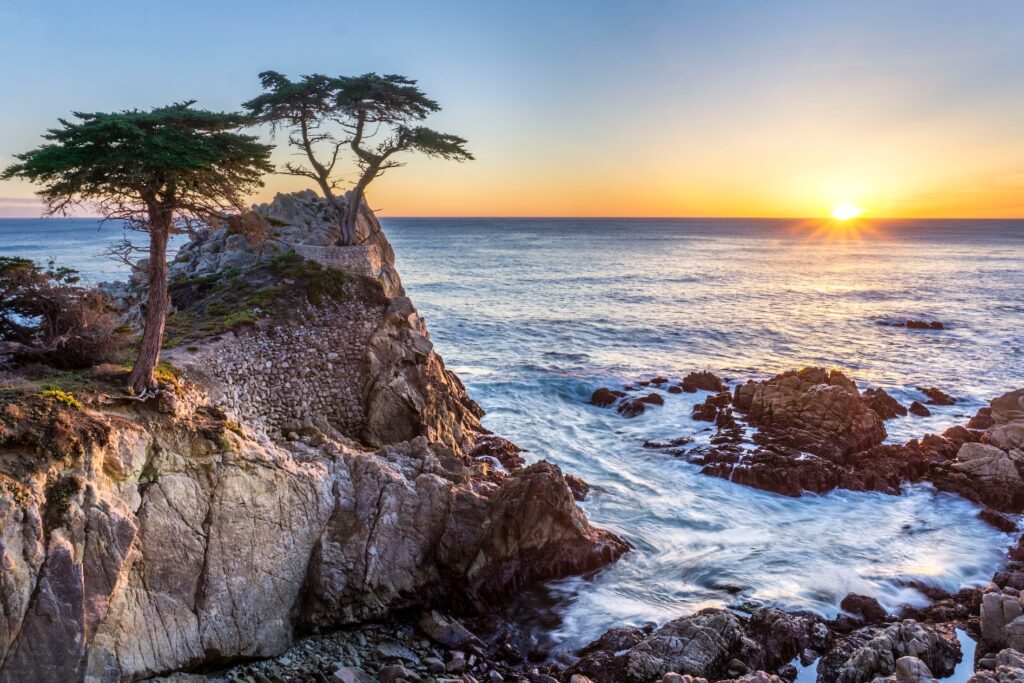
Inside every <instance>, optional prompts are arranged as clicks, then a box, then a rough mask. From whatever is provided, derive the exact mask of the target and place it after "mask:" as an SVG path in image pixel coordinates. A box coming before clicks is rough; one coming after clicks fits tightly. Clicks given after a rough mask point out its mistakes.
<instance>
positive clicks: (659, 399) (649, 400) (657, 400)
mask: <svg viewBox="0 0 1024 683" xmlns="http://www.w3.org/2000/svg"><path fill="white" fill-rule="evenodd" d="M639 400H640V401H642V402H643V403H646V404H647V405H651V406H663V405H665V397H664V396H662V395H661V394H655V393H653V392H652V393H650V394H647V395H646V396H643V397H641V398H640V399H639Z"/></svg>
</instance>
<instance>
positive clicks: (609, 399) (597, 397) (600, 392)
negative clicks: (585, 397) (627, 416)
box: [590, 387, 626, 408]
mask: <svg viewBox="0 0 1024 683" xmlns="http://www.w3.org/2000/svg"><path fill="white" fill-rule="evenodd" d="M625 395H626V394H625V392H623V391H618V390H616V389H609V388H608V387H601V388H600V389H597V390H596V391H595V392H594V393H593V394H591V395H590V404H591V405H595V406H598V407H599V408H607V407H608V406H610V405H611V404H613V403H615V402H616V401H617V400H619V399H620V398H622V397H623V396H625Z"/></svg>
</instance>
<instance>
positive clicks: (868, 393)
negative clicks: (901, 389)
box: [863, 389, 907, 420]
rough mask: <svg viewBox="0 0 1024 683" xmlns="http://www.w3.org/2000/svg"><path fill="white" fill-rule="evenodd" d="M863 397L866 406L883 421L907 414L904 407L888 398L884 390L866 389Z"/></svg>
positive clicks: (890, 397)
mask: <svg viewBox="0 0 1024 683" xmlns="http://www.w3.org/2000/svg"><path fill="white" fill-rule="evenodd" d="M863 397H864V401H865V403H867V406H868V407H869V408H871V410H873V411H875V412H876V413H878V417H880V418H882V419H883V420H891V419H893V418H894V417H900V416H902V415H906V414H907V408H906V406H904V405H902V404H900V402H899V401H897V400H896V399H894V398H893V397H892V396H890V395H889V394H888V392H886V390H885V389H866V390H865V391H864V393H863Z"/></svg>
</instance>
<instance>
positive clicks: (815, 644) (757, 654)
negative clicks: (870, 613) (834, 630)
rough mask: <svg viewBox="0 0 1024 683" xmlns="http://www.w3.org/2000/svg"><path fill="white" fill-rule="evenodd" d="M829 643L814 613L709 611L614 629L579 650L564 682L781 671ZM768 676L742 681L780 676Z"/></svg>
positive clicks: (637, 682)
mask: <svg viewBox="0 0 1024 683" xmlns="http://www.w3.org/2000/svg"><path fill="white" fill-rule="evenodd" d="M828 641H829V636H828V631H827V629H826V628H825V627H824V625H823V624H822V623H821V620H820V619H819V618H817V617H815V616H813V615H805V614H792V613H788V612H783V611H781V610H777V609H760V610H757V611H755V612H754V613H753V615H751V617H750V618H749V619H743V618H742V617H739V616H737V615H735V614H733V613H732V612H730V611H728V610H721V609H706V610H702V611H700V612H698V613H696V614H694V615H691V616H688V617H683V618H681V619H675V620H673V621H670V622H668V623H667V624H665V625H663V626H661V627H660V628H658V629H656V630H654V631H653V632H650V633H648V632H644V631H642V630H639V629H612V630H611V631H609V632H607V633H605V635H603V636H602V637H601V638H600V639H598V640H597V641H594V642H593V643H591V644H590V645H588V646H587V647H585V648H583V649H582V650H581V651H580V652H579V654H580V659H579V661H578V662H576V664H574V665H573V666H571V667H570V668H569V669H567V670H566V671H565V673H564V675H563V680H569V679H570V678H571V677H572V676H573V675H580V676H586V677H587V678H589V679H590V680H592V681H594V683H613V682H614V683H641V682H643V683H648V682H651V681H658V680H662V681H666V680H683V681H685V680H687V679H686V678H685V677H686V676H694V677H699V678H705V679H708V680H722V679H724V678H728V677H735V676H742V675H743V674H744V673H745V672H747V671H751V670H756V671H773V670H776V669H778V668H779V667H781V666H784V665H785V664H787V663H788V662H789V661H791V660H792V659H793V658H794V657H795V656H796V655H797V654H798V653H799V652H801V651H802V650H804V649H806V648H809V647H812V648H820V649H824V648H825V647H826V646H827V643H828ZM673 674H676V675H678V677H673ZM755 675H756V674H755ZM766 676H768V674H764V675H763V676H762V677H761V678H756V679H754V678H751V679H748V678H747V677H744V678H743V679H740V680H765V681H767V680H774V679H771V678H768V677H766ZM662 677H664V678H662Z"/></svg>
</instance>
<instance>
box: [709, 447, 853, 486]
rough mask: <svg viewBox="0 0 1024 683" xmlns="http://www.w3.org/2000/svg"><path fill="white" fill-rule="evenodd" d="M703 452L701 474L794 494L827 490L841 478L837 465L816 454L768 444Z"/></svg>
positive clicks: (837, 483)
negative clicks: (747, 448) (788, 449)
mask: <svg viewBox="0 0 1024 683" xmlns="http://www.w3.org/2000/svg"><path fill="white" fill-rule="evenodd" d="M702 455H703V465H704V467H703V468H702V469H701V473H702V474H709V475H711V476H715V477H720V478H722V479H728V480H729V481H732V482H734V483H736V484H743V485H744V486H750V487H753V488H757V489H762V490H764V491H772V492H774V493H779V494H782V495H784V496H790V497H792V498H799V497H800V495H801V494H802V493H803V492H804V491H810V492H812V493H826V492H828V491H831V490H832V489H834V488H836V487H837V486H839V484H840V482H841V481H842V470H841V469H840V468H839V467H838V466H837V465H835V464H834V463H832V462H830V461H828V460H827V459H825V458H821V457H819V456H815V455H807V454H804V455H801V454H800V453H798V452H792V451H779V450H773V449H767V448H758V449H755V450H754V451H745V450H742V449H729V448H713V449H711V450H708V451H706V452H704V453H703V454H702Z"/></svg>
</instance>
